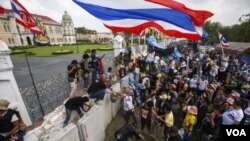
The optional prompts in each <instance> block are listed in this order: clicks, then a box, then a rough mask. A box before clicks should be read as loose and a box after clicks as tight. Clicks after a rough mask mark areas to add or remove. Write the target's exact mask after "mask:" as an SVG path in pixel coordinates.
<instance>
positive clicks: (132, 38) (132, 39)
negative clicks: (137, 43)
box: [131, 33, 134, 47]
mask: <svg viewBox="0 0 250 141" xmlns="http://www.w3.org/2000/svg"><path fill="white" fill-rule="evenodd" d="M133 41H134V34H133V33H132V37H131V47H132V46H133Z"/></svg>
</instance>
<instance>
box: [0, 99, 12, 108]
mask: <svg viewBox="0 0 250 141" xmlns="http://www.w3.org/2000/svg"><path fill="white" fill-rule="evenodd" d="M9 104H10V103H9V101H8V100H6V99H0V110H8V106H9Z"/></svg>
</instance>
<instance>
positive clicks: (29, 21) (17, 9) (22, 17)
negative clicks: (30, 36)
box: [11, 0, 43, 34]
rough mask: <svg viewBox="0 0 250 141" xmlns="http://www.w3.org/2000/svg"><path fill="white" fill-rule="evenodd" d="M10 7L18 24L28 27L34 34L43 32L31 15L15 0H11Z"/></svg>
mask: <svg viewBox="0 0 250 141" xmlns="http://www.w3.org/2000/svg"><path fill="white" fill-rule="evenodd" d="M11 7H12V10H13V14H14V17H15V19H16V22H17V23H18V24H20V25H22V26H23V27H25V28H28V29H30V31H31V32H32V33H34V34H43V31H42V30H41V29H40V28H39V27H38V26H37V23H36V21H35V20H34V18H33V17H32V15H31V14H30V13H29V12H28V11H27V10H26V9H25V8H24V7H23V6H22V5H21V4H20V3H19V2H18V1H17V0H11Z"/></svg>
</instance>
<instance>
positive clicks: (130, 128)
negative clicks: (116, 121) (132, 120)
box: [115, 123, 144, 141]
mask: <svg viewBox="0 0 250 141" xmlns="http://www.w3.org/2000/svg"><path fill="white" fill-rule="evenodd" d="M132 136H134V137H135V138H136V140H137V141H143V140H144V137H143V136H142V135H141V134H139V133H138V131H137V130H136V127H135V126H134V125H132V124H128V123H126V124H125V125H123V126H122V127H121V128H119V129H118V130H117V131H116V132H115V138H116V140H117V141H127V140H128V138H129V137H132Z"/></svg>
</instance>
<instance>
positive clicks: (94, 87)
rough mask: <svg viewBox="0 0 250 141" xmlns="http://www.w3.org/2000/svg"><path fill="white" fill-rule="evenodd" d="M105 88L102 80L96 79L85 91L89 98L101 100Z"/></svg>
mask: <svg viewBox="0 0 250 141" xmlns="http://www.w3.org/2000/svg"><path fill="white" fill-rule="evenodd" d="M106 88H107V86H106V85H105V84H104V82H103V81H102V80H96V81H95V82H92V83H91V85H90V86H89V88H88V91H87V92H88V94H89V98H91V99H92V98H96V102H98V101H99V100H103V99H104V96H105V90H106Z"/></svg>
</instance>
